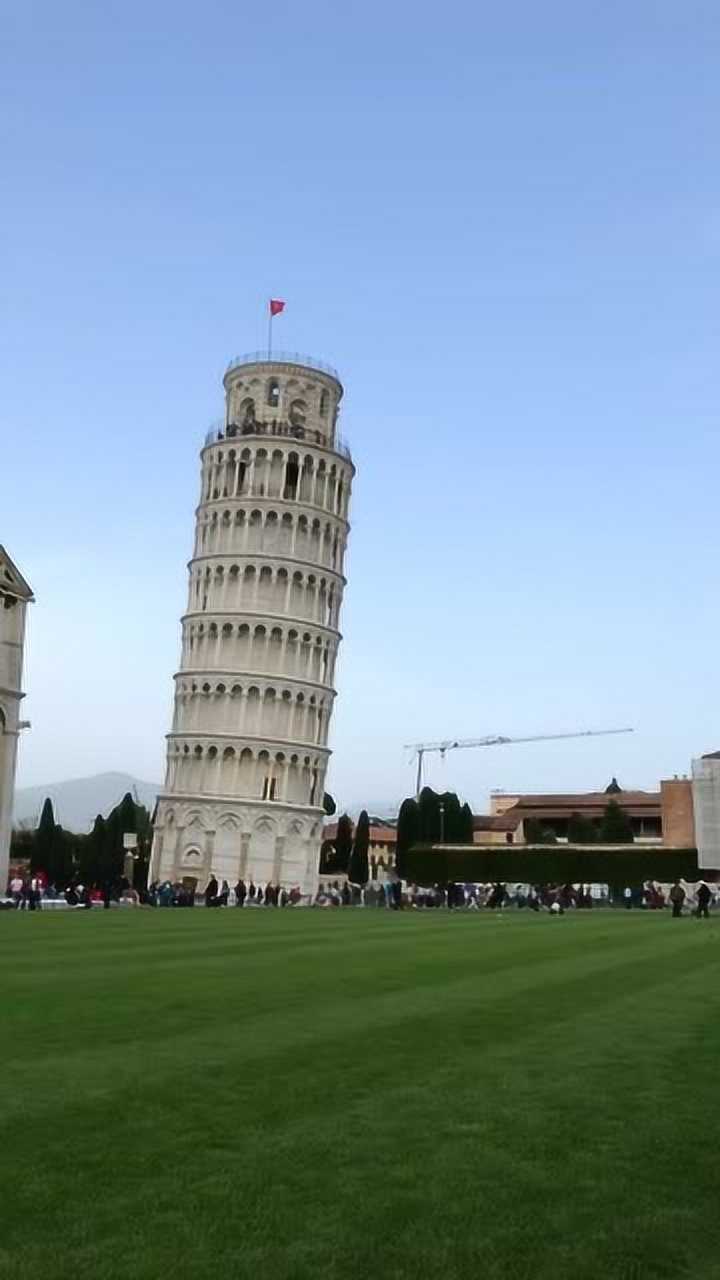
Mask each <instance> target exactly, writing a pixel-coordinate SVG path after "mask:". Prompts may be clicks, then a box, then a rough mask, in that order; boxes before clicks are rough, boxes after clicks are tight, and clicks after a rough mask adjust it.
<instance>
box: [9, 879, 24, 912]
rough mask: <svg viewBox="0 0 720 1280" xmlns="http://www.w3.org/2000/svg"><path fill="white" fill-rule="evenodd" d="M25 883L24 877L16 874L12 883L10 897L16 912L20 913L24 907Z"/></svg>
mask: <svg viewBox="0 0 720 1280" xmlns="http://www.w3.org/2000/svg"><path fill="white" fill-rule="evenodd" d="M22 896H23V882H22V877H21V876H19V875H18V874H17V872H16V873H15V875H14V876H13V878H12V880H11V881H10V897H11V898H12V900H13V904H14V907H15V910H16V911H18V910H19V909H20V907H21V905H22Z"/></svg>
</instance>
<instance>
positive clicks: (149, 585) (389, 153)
mask: <svg viewBox="0 0 720 1280" xmlns="http://www.w3.org/2000/svg"><path fill="white" fill-rule="evenodd" d="M0 23H1V30H0V147H1V155H2V170H1V172H2V181H3V199H2V205H1V207H0V219H1V220H2V236H1V237H0V266H1V269H2V277H1V278H2V290H1V291H0V326H1V332H0V415H1V416H0V431H1V438H2V450H1V454H0V470H1V475H0V482H1V483H0V503H1V506H0V517H1V519H0V541H2V542H4V543H5V544H6V545H7V547H8V549H9V550H10V553H11V554H12V555H13V556H14V557H15V558H16V560H17V562H18V564H19V565H20V567H21V569H22V570H23V571H24V572H25V573H26V575H27V577H28V578H29V579H30V580H31V582H32V584H33V586H34V588H35V591H36V594H37V604H36V605H35V606H34V608H33V610H32V616H31V619H30V636H29V650H28V661H27V671H26V683H27V689H28V699H27V704H26V706H27V714H28V716H29V717H30V718H31V719H32V722H33V729H32V732H31V733H30V734H29V735H27V736H26V738H25V740H24V742H23V746H22V754H21V763H20V777H19V782H20V783H21V784H23V783H24V784H30V783H38V782H43V781H54V780H57V779H59V778H63V777H70V776H79V775H82V774H85V773H91V772H99V771H102V770H106V769H126V770H128V771H130V772H132V773H135V774H136V775H138V776H141V777H145V778H148V779H150V780H152V779H160V778H161V777H162V771H163V753H164V741H163V735H164V733H165V732H166V730H167V728H168V727H169V718H170V710H171V698H172V683H171V673H172V671H173V670H174V669H175V666H176V663H177V658H178V641H179V629H178V618H179V616H180V613H181V612H182V610H183V608H184V603H185V562H186V560H187V557H188V555H189V554H190V550H191V545H192V525H193V508H194V504H195V502H196V500H197V492H198V457H197V451H198V447H199V445H200V442H201V439H202V436H203V434H204V431H205V430H206V428H207V426H208V425H209V423H210V422H211V420H213V419H214V418H215V417H216V416H218V414H219V413H220V412H221V410H222V399H221V387H220V379H221V375H222V372H223V370H224V367H225V364H226V363H227V361H228V359H229V358H230V357H232V356H233V355H234V354H236V353H237V352H239V351H243V350H250V349H252V348H254V347H255V346H257V345H260V344H261V343H262V342H263V338H264V331H265V311H264V307H265V299H266V298H267V297H268V296H270V295H274V296H278V297H282V298H285V299H286V300H287V310H286V312H285V314H284V315H283V316H281V317H280V318H279V319H278V321H277V322H276V342H277V343H278V344H282V345H283V346H284V347H287V348H288V349H292V350H301V351H307V352H310V353H312V354H314V355H316V356H318V357H321V358H324V359H327V360H329V361H330V362H331V363H333V364H335V365H336V366H337V367H338V368H339V369H340V371H341V374H342V377H343V380H344V382H345V386H346V402H345V409H344V414H343V423H342V429H343V432H344V434H345V435H347V436H348V437H349V439H350V441H351V444H352V448H353V452H354V456H355V460H356V463H357V466H358V476H357V479H356V486H355V493H354V499H353V513H352V517H353V532H352V543H351V551H350V555H349V559H348V564H347V572H348V576H349V587H348V591H347V594H346V603H345V607H344V611H343V618H342V627H343V631H344V634H345V641H344V647H343V652H342V659H341V664H340V673H339V674H340V681H339V683H340V696H339V699H338V703H337V707H336V713H335V721H334V726H333V734H332V745H333V747H334V750H335V757H334V760H333V764H332V773H331V782H332V786H333V789H334V790H335V791H336V793H337V795H338V797H339V799H340V801H341V802H342V803H347V804H348V805H351V804H355V805H357V804H362V803H363V802H368V803H371V804H376V803H380V802H383V801H387V802H390V801H393V800H397V799H398V798H400V797H402V796H403V795H404V794H406V793H407V792H408V791H409V790H411V789H412V770H411V768H410V767H409V765H408V757H407V753H406V752H404V751H403V749H402V748H403V743H405V742H410V741H413V740H416V739H433V738H437V737H441V738H444V737H449V736H461V737H471V736H476V735H478V736H479V735H483V734H486V733H505V734H509V735H513V734H525V733H533V732H543V731H548V732H553V731H554V732H559V731H562V730H571V729H575V728H590V727H602V726H614V725H626V724H629V725H634V726H635V727H636V732H635V734H633V735H632V736H629V737H624V738H608V739H599V740H598V741H597V742H592V741H590V742H581V743H573V742H569V743H564V744H563V743H558V744H548V745H546V746H543V745H534V746H525V747H507V748H503V749H500V750H494V751H474V752H469V751H468V752H463V753H455V754H454V756H452V757H449V758H448V760H447V761H446V762H445V763H444V764H443V763H441V762H439V761H438V762H435V763H433V764H431V766H430V770H429V778H430V781H432V782H435V783H437V784H438V785H447V786H453V787H456V788H457V789H458V790H460V791H461V792H462V793H463V794H464V795H465V796H467V797H468V798H469V799H470V800H471V801H472V802H473V803H474V804H475V805H476V806H477V807H478V808H480V807H482V806H483V803H484V800H485V797H486V794H487V792H488V790H489V789H490V788H491V787H498V788H505V789H506V790H510V791H512V790H515V789H523V790H566V789H573V788H590V787H594V786H596V785H597V786H600V785H604V784H605V783H606V782H607V780H608V779H609V776H610V775H611V774H612V773H616V774H618V776H619V778H620V780H621V782H623V783H624V784H626V785H628V786H629V785H634V786H647V787H649V786H654V785H655V784H656V783H657V781H658V779H659V778H660V777H661V776H663V775H672V774H674V773H683V772H686V771H687V770H688V769H689V763H690V759H691V756H692V755H693V754H697V753H700V752H702V751H706V750H712V749H717V747H718V746H720V715H719V711H720V707H719V694H718V681H717V675H716V665H717V664H716V657H715V655H716V651H717V636H718V627H719V624H720V604H719V596H718V571H719V569H720V564H719V558H718V536H717V519H716V510H717V490H718V466H719V464H720V447H719V446H718V430H717V424H718V401H719V392H720V372H719V370H720V365H719V363H718V355H717V352H718V340H719V338H720V302H719V301H718V299H719V297H720V291H719V289H718V266H719V263H720V199H719V197H720V177H719V174H720V167H719V166H718V158H719V157H718V149H719V148H718V129H717V123H718V116H719V111H720V10H718V7H717V5H716V4H714V3H709V2H708V3H693V2H692V0H682V2H681V0H676V2H675V3H664V2H663V0H652V3H650V2H647V0H638V2H637V3H635V4H633V5H627V4H621V3H612V2H610V3H606V4H602V5H600V4H591V3H586V4H577V3H576V2H574V3H570V2H567V3H561V2H558V0H547V2H546V3H544V4H542V5H537V4H533V3H530V2H529V0H527V2H524V3H517V2H516V3H513V2H512V0H511V2H510V3H505V4H503V5H502V6H496V5H486V4H482V3H481V4H459V3H456V2H455V0H450V3H448V4H445V5H443V6H436V5H433V6H428V5H426V4H420V5H418V4H412V5H410V4H405V3H396V4H394V5H387V4H383V5H380V4H378V3H376V0H368V2H367V3H363V4H362V5H360V4H351V5H344V6H342V5H338V4H337V3H333V4H330V3H317V2H316V0H308V2H307V3H304V4H303V5H288V4H284V3H275V4H273V5H272V6H259V5H256V6H237V5H231V4H229V3H218V2H213V0H210V2H209V3H205V4H204V5H202V6H199V5H188V4H183V3H180V4H178V3H173V4H172V5H170V4H166V3H147V4H144V5H140V4H137V3H135V2H134V0H129V2H127V3H123V4H118V3H111V4H107V5H102V6H101V5H95V4H89V3H86V4H77V3H73V0H67V3H65V4H64V5H62V6H57V5H51V4H49V3H33V0H24V3H23V4H22V5H21V4H15V5H14V6H12V5H7V6H6V7H5V10H4V13H3V16H2V18H1V19H0Z"/></svg>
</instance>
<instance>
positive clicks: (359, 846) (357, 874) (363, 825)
mask: <svg viewBox="0 0 720 1280" xmlns="http://www.w3.org/2000/svg"><path fill="white" fill-rule="evenodd" d="M369 849H370V819H369V817H368V814H367V810H366V809H363V811H362V813H361V814H360V817H359V818H358V820H357V826H356V828H355V840H354V842H353V847H352V853H351V854H350V865H349V867H348V880H349V881H350V882H351V884H359V885H365V884H367V882H368V880H369V879H370V868H369V865H368V852H369Z"/></svg>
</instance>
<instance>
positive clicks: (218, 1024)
mask: <svg viewBox="0 0 720 1280" xmlns="http://www.w3.org/2000/svg"><path fill="white" fill-rule="evenodd" d="M328 914H329V913H328ZM162 915H163V913H157V914H155V915H150V914H149V913H148V914H147V915H144V914H143V915H142V916H141V915H140V913H137V914H136V915H135V916H132V917H130V918H129V919H128V918H126V917H123V918H122V919H118V918H117V917H112V916H111V917H109V918H108V916H107V915H105V916H98V917H91V918H90V919H88V920H87V922H85V921H84V920H83V921H80V920H76V919H73V920H71V921H67V920H65V918H54V919H48V920H47V921H42V922H36V921H35V920H24V921H21V922H20V921H14V922H13V926H15V925H20V926H21V927H20V928H16V927H13V928H12V931H9V930H8V931H5V932H4V933H3V937H2V942H1V943H0V953H1V954H3V959H4V961H5V963H6V969H7V964H8V961H9V960H12V962H13V973H14V974H17V975H18V976H17V983H15V980H13V985H14V986H16V987H17V988H18V990H17V991H16V995H15V999H14V1001H13V1011H12V1012H13V1013H14V1011H15V1010H16V1009H17V1002H18V1001H22V1000H24V1001H25V1005H26V1008H25V1011H24V1015H23V1017H22V1018H20V1019H19V1021H17V1022H15V1023H14V1025H13V1029H12V1037H11V1039H12V1043H11V1044H8V1045H7V1048H8V1052H7V1057H8V1061H9V1062H11V1065H12V1078H13V1081H14V1082H16V1083H15V1087H19V1088H20V1089H21V1090H22V1089H23V1083H22V1082H23V1081H25V1082H26V1087H25V1094H24V1096H23V1097H22V1106H21V1107H19V1108H18V1107H16V1105H15V1104H16V1102H17V1098H16V1097H15V1096H13V1099H12V1106H11V1110H10V1112H9V1113H8V1112H6V1115H5V1122H6V1124H5V1138H4V1142H3V1156H2V1158H3V1159H4V1160H5V1161H6V1162H7V1169H8V1173H10V1172H12V1176H13V1184H14V1188H15V1190H14V1197H15V1198H14V1204H15V1208H16V1209H17V1212H18V1220H17V1224H16V1223H15V1221H14V1220H13V1221H11V1222H10V1223H8V1224H6V1225H7V1230H6V1231H5V1232H4V1233H3V1235H4V1244H5V1247H6V1249H7V1253H6V1254H5V1255H4V1256H5V1263H6V1266H8V1265H10V1264H12V1266H13V1268H14V1269H13V1270H12V1274H13V1276H15V1275H17V1276H18V1277H19V1278H20V1280H24V1278H25V1277H28V1278H29V1277H35V1276H39V1275H40V1274H41V1272H42V1273H44V1274H46V1275H47V1274H48V1272H49V1273H50V1274H52V1275H65V1274H67V1275H68V1276H69V1275H71V1274H72V1275H75V1276H78V1275H79V1276H84V1275H88V1276H90V1275H93V1276H100V1277H103V1276H121V1275H122V1276H137V1277H145V1276H148V1277H149V1276H156V1275H159V1274H162V1273H163V1272H164V1270H167V1269H168V1267H174V1268H175V1269H178V1267H180V1268H181V1269H182V1270H183V1273H184V1274H188V1275H193V1276H195V1275H198V1276H205V1275H207V1276H210V1275H217V1274H218V1271H220V1272H222V1273H223V1274H228V1275H242V1276H244V1275H259V1276H263V1277H264V1276H268V1277H270V1276H273V1277H277V1276H280V1277H285V1276H287V1277H304V1276H308V1277H309V1276H311V1275H312V1276H316V1275H330V1276H338V1277H339V1276H344V1277H347V1276H350V1277H353V1276H361V1275H362V1276H366V1275H367V1274H368V1273H369V1272H372V1271H375V1272H377V1273H378V1274H379V1275H390V1276H410V1275H413V1276H415V1275H418V1274H426V1275H428V1274H429V1275H440V1274H442V1275H444V1276H455V1275H457V1276H465V1275H479V1274H482V1275H489V1276H495V1275H497V1276H501V1275H502V1276H525V1275H527V1276H529V1275H533V1276H548V1277H549V1276H564V1275H582V1276H588V1277H595V1276H598V1277H599V1276H606V1275H620V1276H622V1275H627V1276H630V1275H636V1276H639V1275H643V1276H645V1275H649V1276H665V1275H668V1276H669V1275H700V1274H702V1275H705V1274H707V1275H710V1274H712V1273H711V1271H708V1270H707V1268H708V1267H712V1266H714V1265H715V1256H714V1250H715V1248H716V1246H717V1244H718V1237H717V1229H716V1228H715V1226H714V1198H715V1193H716V1177H715V1174H714V1147H715V1139H716V1136H717V1135H716V1132H715V1130H716V1125H717V1122H716V1121H715V1118H714V1108H713V1106H712V1098H713V1089H714V1081H715V1078H716V1072H717V1053H718V1048H719V1047H720V1046H719V1045H718V1032H717V1025H718V1020H717V1012H718V1010H717V1007H716V1006H717V1000H718V997H717V996H716V995H715V988H716V987H717V976H718V960H717V958H716V957H717V956H718V955H719V954H720V953H719V952H718V950H717V946H718V941H719V940H720V938H719V934H718V930H717V928H716V925H715V923H714V922H710V924H709V926H708V925H706V924H705V923H704V922H697V923H696V922H694V921H682V922H670V921H669V920H667V918H660V919H654V918H640V917H638V918H634V917H632V916H630V913H628V916H630V918H628V919H626V918H625V917H618V916H615V915H613V916H609V915H604V914H603V915H602V916H601V915H600V913H597V915H596V916H595V917H592V916H588V917H584V918H583V917H582V916H578V917H566V918H564V919H563V920H561V921H551V920H549V919H548V918H547V917H542V918H541V919H539V920H536V919H534V918H527V919H525V918H523V917H522V916H513V917H509V918H506V919H502V920H496V918H495V917H492V916H488V917H480V918H473V917H458V918H448V917H447V916H446V915H443V914H440V913H438V915H437V916H434V915H432V914H431V913H428V915H427V916H420V917H417V916H415V917H411V916H408V917H399V918H398V917H396V916H393V915H390V914H389V913H388V914H385V913H377V915H375V914H374V913H370V912H366V913H362V912H356V913H347V914H343V915H342V916H340V915H335V916H332V917H331V918H330V919H328V918H327V916H322V917H319V916H318V915H312V916H311V915H309V914H307V913H302V914H301V913H296V914H293V913H277V914H276V915H272V914H271V913H259V912H258V913H231V912H227V913H210V912H208V913H199V912H197V913H195V917H193V913H191V912H188V913H170V912H168V913H165V915H166V917H170V920H169V921H168V922H167V923H166V920H165V919H164V918H163V919H162V920H161V919H159V917H160V916H162ZM237 917H240V919H238V918H237ZM136 921H137V922H138V923H136ZM36 923H41V928H40V929H37V928H35V927H34V926H35V925H36ZM85 923H87V924H88V925H90V926H91V930H92V932H91V930H90V929H87V930H84V931H83V930H81V929H80V928H79V927H77V926H80V925H83V926H84V925H85ZM63 925H65V926H70V927H69V928H68V929H67V931H66V933H65V936H64V937H62V927H63ZM106 926H110V927H109V928H108V927H106ZM46 938H49V939H50V940H51V941H50V945H49V946H48V951H49V953H50V955H51V957H52V965H53V967H54V968H55V969H56V968H57V965H58V960H59V957H64V962H65V964H66V966H68V967H69V968H70V969H71V970H72V974H73V981H72V983H69V984H67V985H66V984H65V982H64V979H63V976H62V975H61V974H58V979H57V982H56V984H54V985H53V987H52V989H51V990H50V991H49V992H48V987H47V984H46V986H45V988H40V987H38V984H37V977H38V973H39V972H40V971H41V969H42V963H43V950H44V946H45V939H46ZM103 947H105V951H103ZM8 948H9V951H8ZM171 952H172V954H171ZM223 955H224V960H223ZM240 956H242V957H243V958H244V959H243V964H242V966H241V967H240V969H239V970H238V960H239V957H240ZM46 959H47V958H46ZM26 962H27V963H26ZM173 962H174V963H175V968H174V975H173V968H172V964H173ZM171 975H173V976H172V977H171ZM24 980H26V982H27V986H26V987H25V988H23V981H24ZM701 993H702V995H701ZM288 995H290V998H288ZM48 996H50V998H49V999H48ZM30 1008H32V1009H34V1010H35V1014H36V1016H35V1020H34V1021H33V1020H32V1019H28V1018H27V1013H28V1010H29V1009H30ZM48 1010H52V1011H53V1013H52V1015H51V1017H50V1019H49V1021H50V1028H49V1032H48V1019H47V1018H45V1017H44V1012H46V1011H48ZM74 1012H76V1014H77V1018H76V1020H75V1027H73V1013H74ZM63 1016H64V1022H61V1021H60V1019H61V1017H63ZM109 1037H112V1039H109ZM63 1038H64V1040H63ZM5 1043H6V1044H7V1041H5ZM50 1047H52V1052H51V1053H50V1054H49V1055H48V1054H47V1049H48V1048H50ZM13 1094H14V1090H13ZM671 1108H672V1112H671ZM671 1114H672V1115H673V1117H675V1118H676V1119H677V1122H678V1124H677V1127H676V1124H675V1122H674V1120H673V1121H671ZM678 1128H679V1130H680V1131H682V1132H683V1133H685V1134H687V1133H689V1134H691V1135H693V1137H694V1138H695V1140H694V1141H690V1142H685V1143H684V1145H683V1148H682V1166H681V1167H679V1161H678V1148H677V1141H676V1140H677V1131H678ZM699 1133H702V1135H703V1137H702V1140H698V1139H697V1138H696V1136H695V1135H697V1134H699ZM68 1204H71V1205H73V1206H77V1205H81V1206H84V1208H83V1210H82V1212H80V1213H79V1215H78V1214H77V1213H75V1214H70V1215H68V1214H67V1212H66V1210H67V1206H68ZM88 1213H89V1220H88V1216H87V1215H88ZM26 1215H30V1216H34V1218H35V1219H36V1220H37V1218H38V1217H39V1218H40V1219H41V1220H42V1222H43V1224H44V1228H45V1230H44V1233H43V1235H44V1238H43V1239H42V1240H37V1239H34V1238H33V1239H32V1240H31V1241H30V1242H28V1238H27V1232H26V1231H23V1230H21V1229H20V1223H21V1221H22V1220H23V1218H25V1216H26ZM13 1219H14V1213H13ZM662 1222H664V1223H665V1224H666V1226H665V1227H662V1228H661V1226H660V1224H661V1223H662ZM128 1223H131V1224H134V1225H133V1228H132V1231H131V1235H130V1238H131V1239H133V1240H135V1241H137V1247H133V1248H132V1249H130V1250H128ZM701 1225H702V1231H703V1236H702V1238H703V1249H702V1251H701V1253H700V1255H699V1254H698V1250H697V1248H696V1247H695V1245H694V1240H693V1232H694V1231H696V1230H697V1229H698V1228H699V1227H700V1226H701ZM668 1226H669V1228H670V1236H669V1237H668V1234H667V1230H666V1227H668ZM58 1238H59V1239H61V1240H62V1245H58ZM21 1239H22V1241H23V1243H24V1245H25V1251H24V1260H23V1261H22V1262H20V1259H19V1253H18V1249H19V1247H20V1241H21ZM18 1266H20V1269H19V1270H18ZM638 1267H642V1268H643V1269H642V1270H638V1269H637V1268H638ZM699 1267H702V1268H705V1270H698V1268H699ZM633 1268H635V1270H633ZM688 1268H691V1269H688Z"/></svg>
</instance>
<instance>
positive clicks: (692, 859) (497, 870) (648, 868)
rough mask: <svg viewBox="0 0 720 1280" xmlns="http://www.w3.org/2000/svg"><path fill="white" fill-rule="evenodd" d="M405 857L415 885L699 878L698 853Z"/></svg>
mask: <svg viewBox="0 0 720 1280" xmlns="http://www.w3.org/2000/svg"><path fill="white" fill-rule="evenodd" d="M405 856H406V875H405V878H406V880H408V881H410V883H412V884H420V885H430V884H448V883H451V882H465V881H469V882H471V883H477V882H482V883H487V882H488V881H491V882H494V881H497V880H499V881H501V882H503V883H507V882H510V881H514V882H515V883H516V884H614V885H627V884H629V885H638V884H642V882H643V881H644V880H660V881H662V882H663V883H668V882H669V881H671V880H697V879H698V877H699V874H700V873H699V871H698V861H697V849H662V848H647V847H646V848H638V846H637V845H628V846H627V847H626V848H615V849H602V848H597V847H596V848H593V847H592V846H588V845H586V846H585V847H579V846H574V847H573V846H569V845H535V846H533V845H524V846H523V847H522V848H517V847H515V848H510V847H509V846H507V845H499V846H498V848H497V850H495V849H490V848H488V847H487V846H485V847H478V846H477V845H464V846H463V845H455V846H454V847H448V846H445V847H440V846H437V845H428V844H416V845H413V847H412V849H409V850H408V852H407V854H406V855H405Z"/></svg>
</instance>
